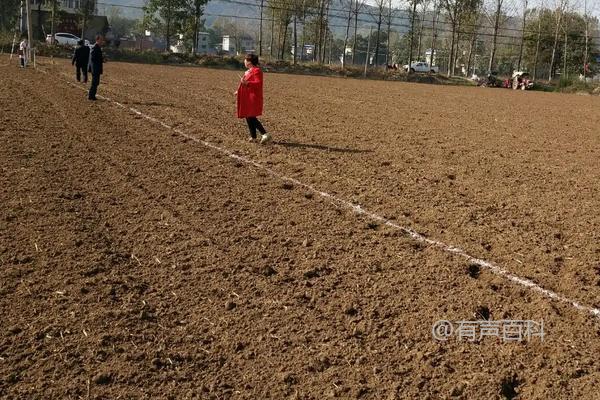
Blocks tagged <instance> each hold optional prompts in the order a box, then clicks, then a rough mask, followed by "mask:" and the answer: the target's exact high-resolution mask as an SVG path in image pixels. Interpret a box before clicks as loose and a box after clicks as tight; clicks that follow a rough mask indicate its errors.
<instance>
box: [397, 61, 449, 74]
mask: <svg viewBox="0 0 600 400" xmlns="http://www.w3.org/2000/svg"><path fill="white" fill-rule="evenodd" d="M404 70H405V71H406V72H408V71H409V69H408V65H405V66H404ZM439 70H440V69H439V67H438V66H436V65H429V64H428V63H426V62H421V61H419V62H413V63H412V64H411V65H410V72H431V73H433V74H437V73H438V72H439Z"/></svg>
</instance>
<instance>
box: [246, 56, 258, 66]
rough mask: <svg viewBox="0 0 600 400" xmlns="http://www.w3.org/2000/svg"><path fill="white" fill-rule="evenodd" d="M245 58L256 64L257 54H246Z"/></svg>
mask: <svg viewBox="0 0 600 400" xmlns="http://www.w3.org/2000/svg"><path fill="white" fill-rule="evenodd" d="M245 60H246V61H249V62H251V63H252V65H254V66H258V56H257V55H256V54H252V53H249V54H246V57H245Z"/></svg>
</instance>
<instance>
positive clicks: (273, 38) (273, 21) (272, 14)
mask: <svg viewBox="0 0 600 400" xmlns="http://www.w3.org/2000/svg"><path fill="white" fill-rule="evenodd" d="M274 46H275V11H274V10H273V9H271V43H270V46H269V57H271V58H273V47H274Z"/></svg>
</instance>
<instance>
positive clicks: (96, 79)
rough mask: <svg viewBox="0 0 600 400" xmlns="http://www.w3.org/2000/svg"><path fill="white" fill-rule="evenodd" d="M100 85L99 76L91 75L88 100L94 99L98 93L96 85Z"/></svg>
mask: <svg viewBox="0 0 600 400" xmlns="http://www.w3.org/2000/svg"><path fill="white" fill-rule="evenodd" d="M99 84H100V74H94V73H92V84H91V86H90V92H89V93H88V99H90V100H91V99H95V98H96V92H97V91H98V85H99Z"/></svg>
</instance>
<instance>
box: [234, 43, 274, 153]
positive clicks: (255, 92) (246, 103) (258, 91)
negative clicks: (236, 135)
mask: <svg viewBox="0 0 600 400" xmlns="http://www.w3.org/2000/svg"><path fill="white" fill-rule="evenodd" d="M244 65H245V66H246V68H248V70H247V71H246V73H245V74H244V76H243V77H242V79H241V80H240V86H239V87H238V90H237V92H235V94H236V95H237V116H238V118H246V122H247V123H248V129H249V130H250V141H251V142H255V141H256V139H257V138H256V130H257V129H258V131H259V132H260V133H261V139H260V143H268V142H270V141H271V135H269V134H268V133H267V131H266V130H265V128H263V126H262V124H261V123H260V121H259V120H258V118H256V117H258V116H260V115H262V112H263V73H262V71H261V69H260V68H259V67H258V56H257V55H256V54H248V55H246V58H245V59H244Z"/></svg>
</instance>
